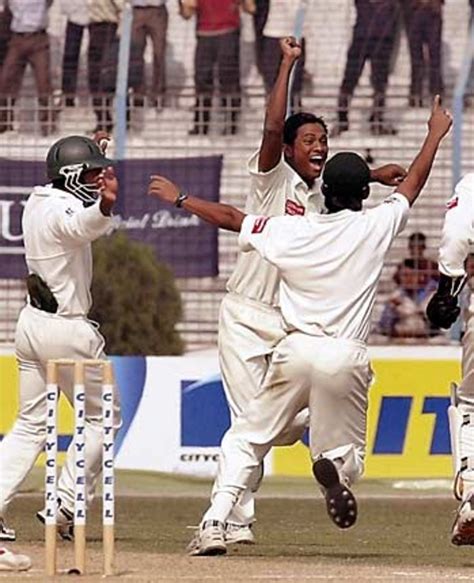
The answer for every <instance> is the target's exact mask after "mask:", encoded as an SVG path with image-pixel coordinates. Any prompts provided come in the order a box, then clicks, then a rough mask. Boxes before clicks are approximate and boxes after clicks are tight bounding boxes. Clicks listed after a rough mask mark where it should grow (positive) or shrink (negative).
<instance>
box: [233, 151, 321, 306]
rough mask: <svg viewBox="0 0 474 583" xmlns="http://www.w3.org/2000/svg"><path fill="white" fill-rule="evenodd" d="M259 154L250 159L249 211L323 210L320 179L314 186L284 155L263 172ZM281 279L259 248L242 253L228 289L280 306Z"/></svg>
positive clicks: (267, 213) (297, 212)
mask: <svg viewBox="0 0 474 583" xmlns="http://www.w3.org/2000/svg"><path fill="white" fill-rule="evenodd" d="M258 157H259V152H255V153H254V154H253V155H252V157H251V158H250V160H249V162H248V171H249V173H250V176H251V184H250V194H249V195H248V196H247V200H246V202H245V212H246V213H247V214H254V215H255V214H262V215H265V216H282V215H285V214H287V215H304V214H305V213H306V212H308V211H311V212H321V210H322V209H323V208H324V201H323V196H322V194H321V193H320V191H319V181H316V182H315V184H314V186H313V188H311V189H310V188H309V187H308V185H307V184H306V182H304V180H303V179H302V178H301V177H300V176H299V174H298V173H297V172H295V171H294V170H293V168H292V167H291V166H290V165H289V164H287V163H286V162H285V159H284V158H283V156H282V158H281V160H280V162H279V163H278V164H277V165H276V166H275V168H272V170H270V171H269V172H259V170H258ZM279 279H280V276H279V274H278V270H277V269H276V268H275V267H274V266H273V265H270V263H268V262H267V261H264V260H263V259H262V258H261V257H260V255H259V254H258V253H257V252H256V251H250V252H249V253H239V255H238V257H237V262H236V265H235V268H234V271H233V272H232V275H231V276H230V278H229V281H228V282H227V291H230V292H233V293H237V294H239V295H241V296H244V297H247V298H250V299H252V300H255V301H258V302H262V303H264V304H268V305H271V306H276V305H278V286H279Z"/></svg>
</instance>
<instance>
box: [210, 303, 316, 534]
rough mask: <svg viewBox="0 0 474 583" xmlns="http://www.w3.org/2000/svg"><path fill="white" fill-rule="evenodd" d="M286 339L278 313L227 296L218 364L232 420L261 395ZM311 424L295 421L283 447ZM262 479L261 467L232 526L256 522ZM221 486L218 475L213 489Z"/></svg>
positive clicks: (222, 312) (304, 415)
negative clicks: (277, 351) (256, 498)
mask: <svg viewBox="0 0 474 583" xmlns="http://www.w3.org/2000/svg"><path fill="white" fill-rule="evenodd" d="M285 335H286V333H285V331H284V328H283V320H282V316H281V312H280V310H279V309H277V308H274V307H272V306H269V305H266V304H263V303H261V302H257V301H255V300H251V299H249V298H245V297H243V296H241V295H238V294H235V293H227V294H226V295H225V296H224V299H223V300H222V303H221V308H220V313H219V335H218V347H219V364H220V370H221V376H222V382H223V385H224V391H225V394H226V398H227V403H228V405H229V408H230V411H231V419H232V420H234V419H235V418H236V417H238V415H240V413H242V411H243V410H244V409H245V408H246V407H247V405H248V403H249V401H250V400H251V399H253V397H255V395H257V393H259V392H260V390H261V388H262V385H263V381H264V379H265V377H266V375H267V372H268V367H269V363H270V357H271V354H272V352H273V350H274V349H275V346H276V345H277V344H278V342H280V341H281V340H282V339H283V338H284V337H285ZM308 420H309V415H308V411H307V410H306V411H302V412H301V413H300V414H299V415H298V416H297V418H296V419H294V420H292V422H291V423H290V424H289V426H288V428H287V431H286V432H285V434H284V435H282V436H281V445H291V444H293V443H295V442H296V441H298V439H301V437H302V435H303V433H304V431H305V429H306V428H307V427H308ZM261 478H262V469H261V467H259V468H257V470H256V471H255V472H254V474H253V476H252V479H251V480H250V482H249V488H248V489H247V491H246V492H245V494H244V495H242V496H241V498H240V500H239V503H238V504H237V505H236V506H235V508H234V511H233V514H232V515H231V516H230V517H229V522H234V523H237V524H251V523H252V522H253V521H254V520H255V502H254V493H255V491H256V490H257V489H258V487H259V485H260V481H261ZM218 484H219V474H218V475H217V477H216V482H215V485H214V487H218Z"/></svg>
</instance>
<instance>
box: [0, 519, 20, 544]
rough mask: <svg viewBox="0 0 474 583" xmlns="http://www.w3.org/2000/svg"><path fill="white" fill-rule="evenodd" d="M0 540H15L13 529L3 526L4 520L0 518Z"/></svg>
mask: <svg viewBox="0 0 474 583" xmlns="http://www.w3.org/2000/svg"><path fill="white" fill-rule="evenodd" d="M2 540H3V541H4V540H8V541H14V540H16V532H15V531H14V530H13V528H8V526H7V525H6V524H5V520H4V519H3V518H0V541H2Z"/></svg>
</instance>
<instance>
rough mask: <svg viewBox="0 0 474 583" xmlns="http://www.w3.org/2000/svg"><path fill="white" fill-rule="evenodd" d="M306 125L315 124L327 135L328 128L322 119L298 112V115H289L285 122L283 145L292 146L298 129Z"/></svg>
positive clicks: (311, 114)
mask: <svg viewBox="0 0 474 583" xmlns="http://www.w3.org/2000/svg"><path fill="white" fill-rule="evenodd" d="M307 123H317V124H319V125H320V126H321V127H322V128H323V130H324V131H325V132H326V133H328V126H327V125H326V122H325V121H324V119H323V118H322V117H318V116H317V115H314V114H313V113H307V112H304V111H300V112H299V113H294V114H293V115H290V117H288V118H287V119H286V120H285V126H284V128H283V143H284V144H287V145H289V146H291V145H292V144H294V142H295V139H296V135H297V133H298V129H299V128H300V127H301V126H303V125H305V124H307Z"/></svg>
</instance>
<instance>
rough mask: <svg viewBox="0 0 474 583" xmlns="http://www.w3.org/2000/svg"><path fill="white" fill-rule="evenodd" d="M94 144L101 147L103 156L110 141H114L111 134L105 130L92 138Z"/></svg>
mask: <svg viewBox="0 0 474 583" xmlns="http://www.w3.org/2000/svg"><path fill="white" fill-rule="evenodd" d="M92 139H93V140H94V142H95V143H96V144H97V145H98V146H99V148H100V150H101V152H102V154H104V156H105V154H106V152H107V148H108V145H109V144H110V140H111V139H112V138H111V136H110V134H109V133H108V132H106V131H104V130H98V131H97V132H95V134H94V136H93V137H92Z"/></svg>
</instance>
